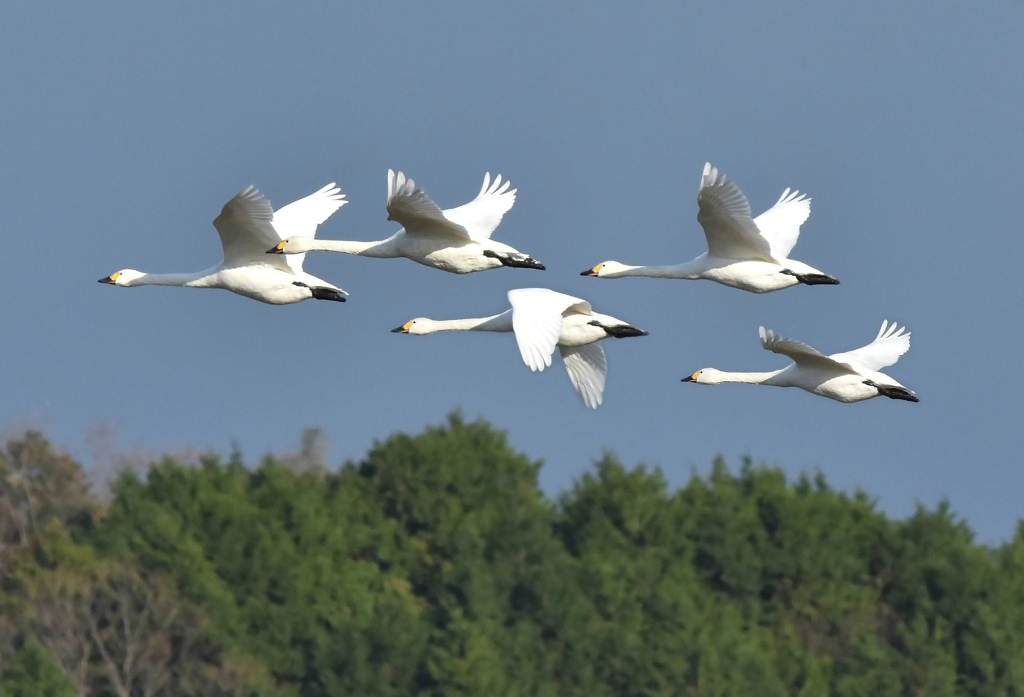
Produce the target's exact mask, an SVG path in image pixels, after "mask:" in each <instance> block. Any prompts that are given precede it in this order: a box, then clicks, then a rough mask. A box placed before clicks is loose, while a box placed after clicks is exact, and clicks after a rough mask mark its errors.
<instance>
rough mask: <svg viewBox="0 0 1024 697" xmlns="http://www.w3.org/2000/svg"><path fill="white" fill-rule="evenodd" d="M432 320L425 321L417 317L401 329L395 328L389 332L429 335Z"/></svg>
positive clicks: (424, 318)
mask: <svg viewBox="0 0 1024 697" xmlns="http://www.w3.org/2000/svg"><path fill="white" fill-rule="evenodd" d="M433 322H434V320H432V319H427V318H426V317H417V318H416V319H411V320H409V321H408V322H406V323H405V324H403V325H402V326H401V327H395V328H394V329H392V330H391V333H392V334H430V333H431V331H432V329H431V325H432V324H433Z"/></svg>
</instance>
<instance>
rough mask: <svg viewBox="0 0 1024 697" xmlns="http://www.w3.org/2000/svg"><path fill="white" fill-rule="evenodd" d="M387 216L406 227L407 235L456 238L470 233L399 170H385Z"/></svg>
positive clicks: (467, 236) (462, 238) (463, 238)
mask: <svg viewBox="0 0 1024 697" xmlns="http://www.w3.org/2000/svg"><path fill="white" fill-rule="evenodd" d="M388 220H394V221H395V222H397V223H399V224H400V225H401V226H402V227H404V228H405V232H406V234H407V235H412V236H416V235H446V236H449V237H453V238H455V239H459V240H470V239H472V237H471V236H470V234H469V232H468V231H467V230H466V228H464V227H463V226H462V225H459V224H457V223H453V222H452V221H451V220H449V219H448V218H446V217H445V215H444V212H443V211H442V210H441V209H440V207H438V205H437V204H436V203H434V202H433V201H432V200H431V199H430V197H429V196H427V194H426V192H425V191H423V189H422V188H420V187H418V186H416V182H414V181H413V180H412V179H410V178H408V177H406V176H405V174H403V173H402V172H399V173H398V174H395V172H394V170H390V169H389V170H388Z"/></svg>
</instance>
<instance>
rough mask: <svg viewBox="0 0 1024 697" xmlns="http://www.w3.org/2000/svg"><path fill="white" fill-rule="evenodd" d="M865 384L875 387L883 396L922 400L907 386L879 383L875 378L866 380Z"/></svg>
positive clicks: (909, 400)
mask: <svg viewBox="0 0 1024 697" xmlns="http://www.w3.org/2000/svg"><path fill="white" fill-rule="evenodd" d="M864 384H865V385H869V386H871V387H874V388H875V389H876V390H878V394H880V395H882V396H883V397H888V398H889V399H902V400H904V401H907V402H920V401H921V400H920V399H918V398H917V395H915V394H914V393H913V392H911V391H910V390H908V389H907V388H906V387H892V386H890V385H879V384H878V383H876V382H874V381H873V380H865V381H864Z"/></svg>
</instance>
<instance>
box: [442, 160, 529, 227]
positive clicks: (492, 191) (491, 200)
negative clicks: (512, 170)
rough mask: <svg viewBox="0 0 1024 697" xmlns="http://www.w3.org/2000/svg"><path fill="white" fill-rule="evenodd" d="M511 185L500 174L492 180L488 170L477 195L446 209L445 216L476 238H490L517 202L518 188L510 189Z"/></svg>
mask: <svg viewBox="0 0 1024 697" xmlns="http://www.w3.org/2000/svg"><path fill="white" fill-rule="evenodd" d="M510 185H511V182H509V181H505V183H502V181H501V175H500V174H499V175H498V176H496V177H495V178H494V181H493V182H491V173H490V172H488V173H487V174H485V175H484V183H483V186H481V187H480V193H479V194H477V197H476V198H475V199H473V200H472V201H470V202H469V203H466V204H464V205H461V206H459V207H458V208H449V209H448V210H446V211H444V217H446V218H447V219H448V220H450V221H452V222H453V223H455V224H456V225H459V226H461V227H462V228H463V229H465V230H466V232H467V233H469V236H470V237H472V238H473V239H474V240H486V239H490V237H491V233H493V232H494V230H495V228H497V227H498V225H499V224H501V219H502V218H503V217H504V215H505V214H506V213H508V211H509V209H510V208H512V204H514V203H515V202H516V189H511V190H510V189H509V186H510Z"/></svg>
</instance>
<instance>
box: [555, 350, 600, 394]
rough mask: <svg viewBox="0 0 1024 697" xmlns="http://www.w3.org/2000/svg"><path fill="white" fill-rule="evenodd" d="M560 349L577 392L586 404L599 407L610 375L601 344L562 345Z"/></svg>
mask: <svg viewBox="0 0 1024 697" xmlns="http://www.w3.org/2000/svg"><path fill="white" fill-rule="evenodd" d="M559 350H560V351H561V353H562V361H563V362H564V363H565V369H566V370H567V371H568V373H569V380H571V381H572V386H573V387H575V388H576V393H577V394H579V396H580V399H582V400H583V403H584V404H586V405H587V406H588V407H590V408H591V409H597V408H598V407H599V406H601V402H603V401H604V383H605V379H606V378H607V377H608V359H607V358H605V355H604V349H603V348H601V344H600V343H598V342H596V341H595V342H594V343H592V344H584V345H583V346H560V347H559Z"/></svg>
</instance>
